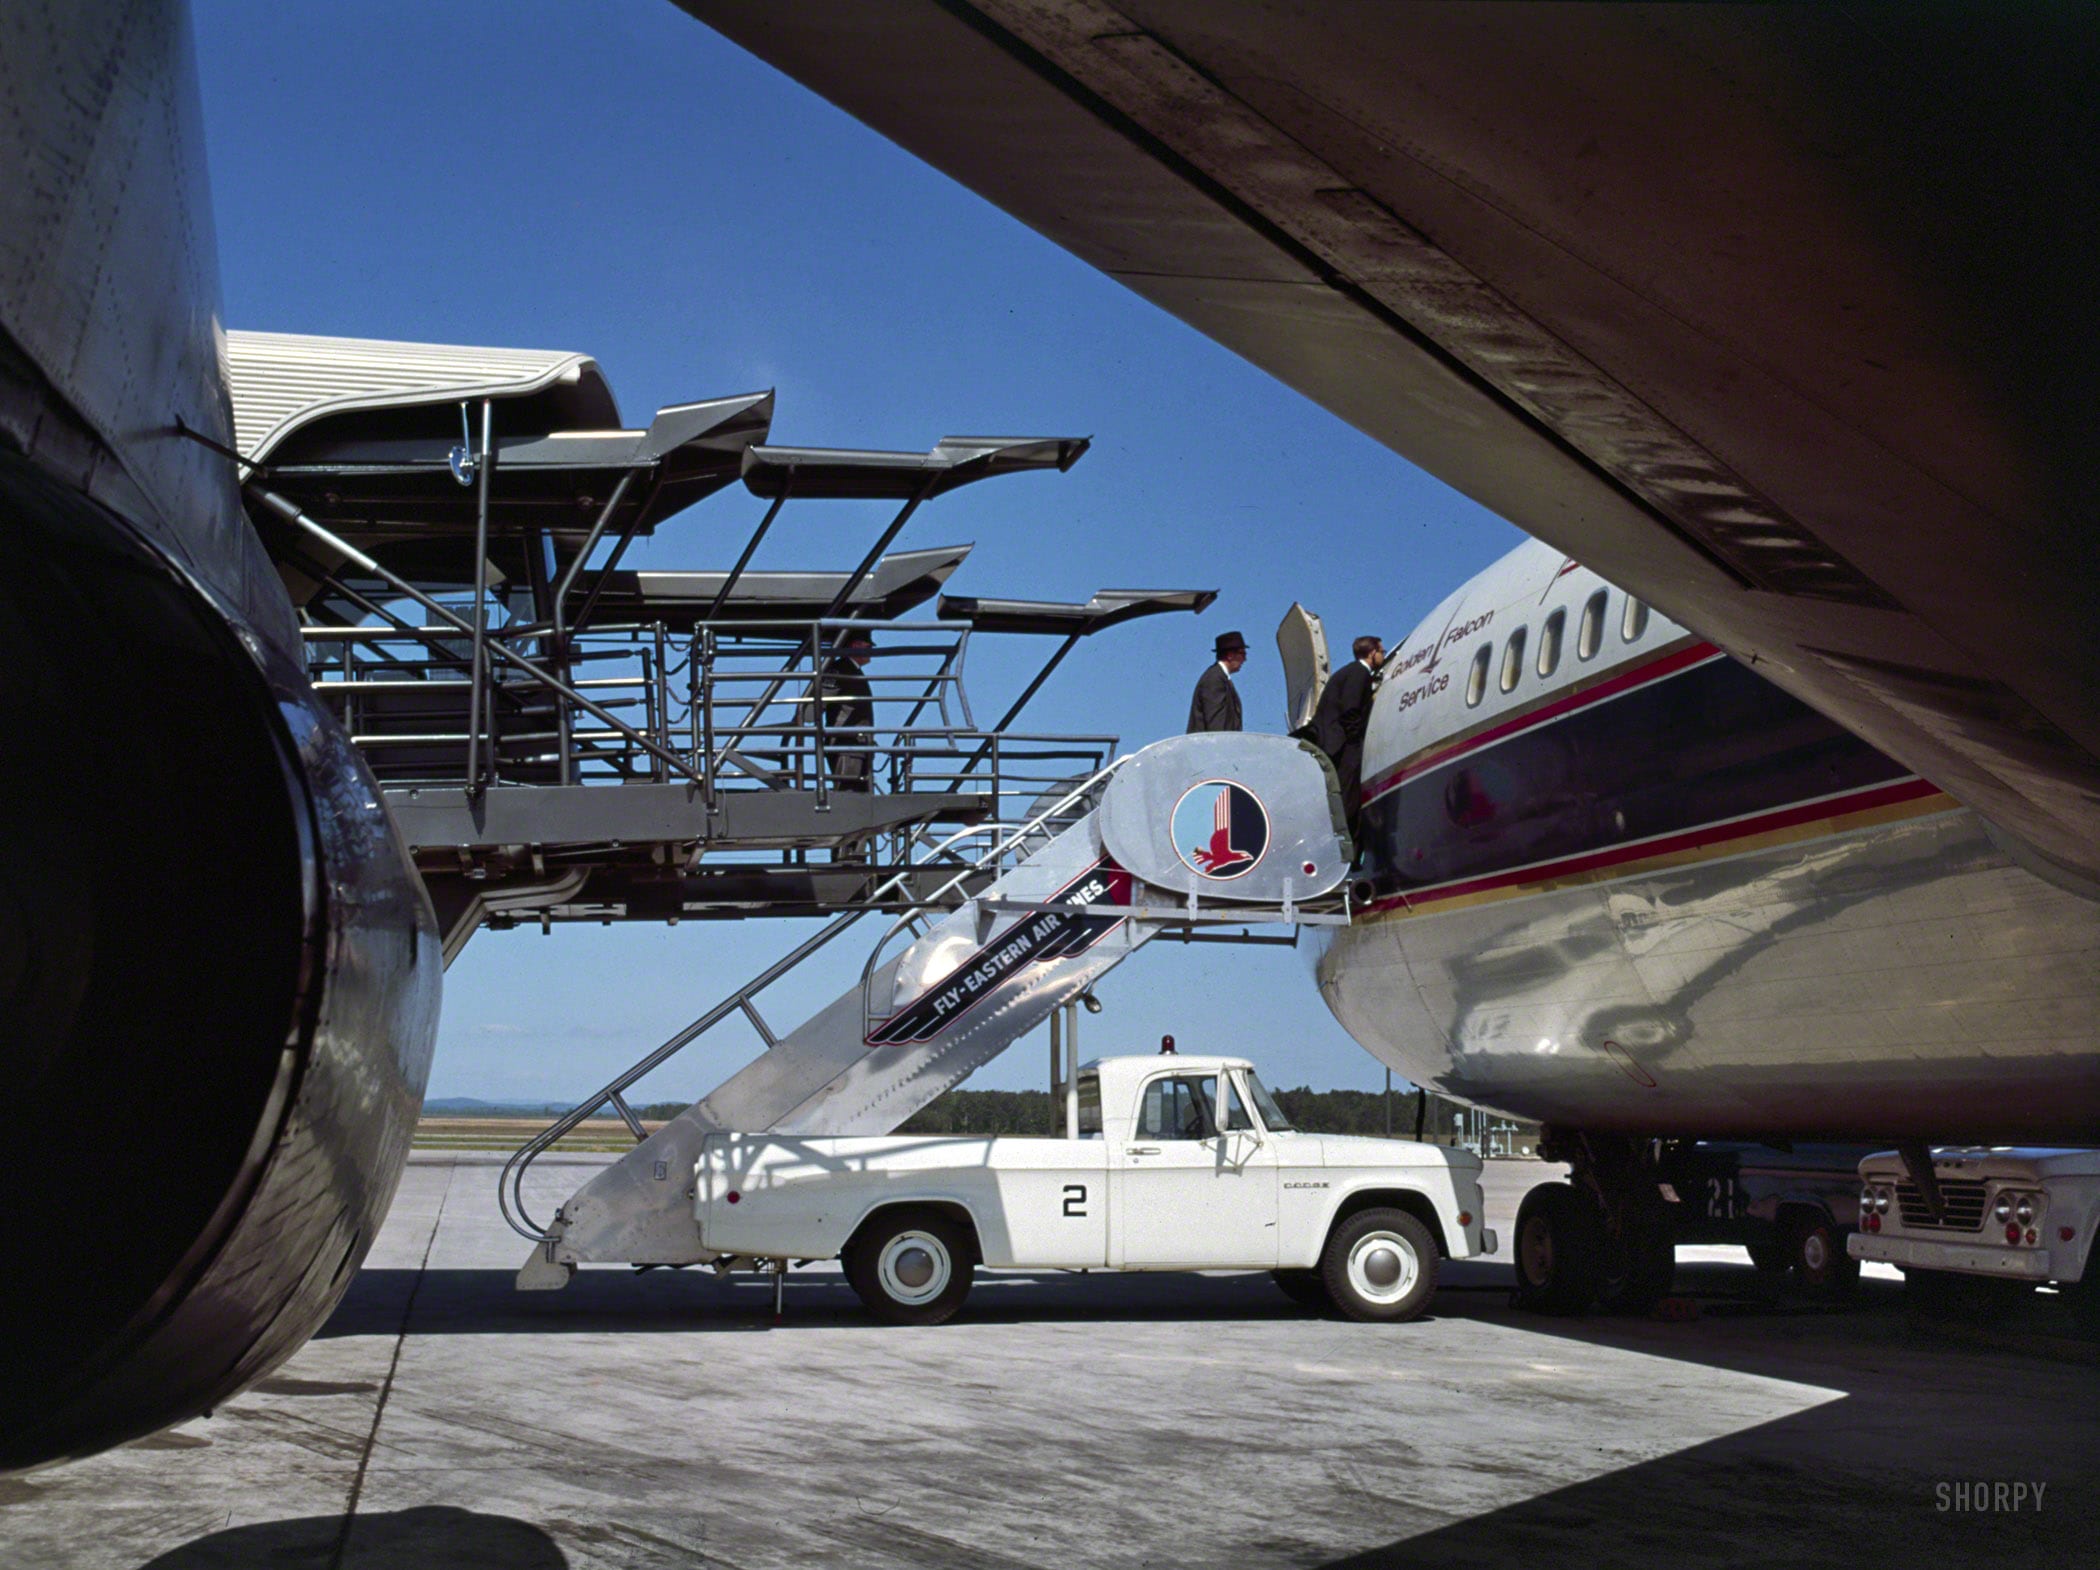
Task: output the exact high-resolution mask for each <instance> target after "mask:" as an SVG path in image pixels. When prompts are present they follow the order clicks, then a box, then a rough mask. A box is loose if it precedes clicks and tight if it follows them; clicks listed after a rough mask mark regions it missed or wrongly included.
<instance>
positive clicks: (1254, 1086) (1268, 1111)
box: [1247, 1068, 1296, 1134]
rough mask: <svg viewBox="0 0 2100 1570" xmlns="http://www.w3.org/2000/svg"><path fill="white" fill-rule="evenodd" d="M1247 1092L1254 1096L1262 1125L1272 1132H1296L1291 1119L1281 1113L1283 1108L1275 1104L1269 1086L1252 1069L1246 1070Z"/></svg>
mask: <svg viewBox="0 0 2100 1570" xmlns="http://www.w3.org/2000/svg"><path fill="white" fill-rule="evenodd" d="M1247 1093H1248V1094H1249V1095H1251V1096H1252V1097H1253V1098H1254V1106H1255V1110H1256V1111H1258V1112H1260V1113H1261V1120H1262V1123H1263V1125H1264V1126H1265V1127H1266V1128H1267V1129H1268V1130H1269V1132H1270V1133H1272V1134H1289V1133H1294V1132H1296V1131H1295V1130H1294V1129H1293V1128H1292V1127H1291V1120H1290V1119H1289V1118H1287V1117H1285V1116H1284V1115H1283V1108H1281V1107H1279V1106H1278V1105H1276V1098H1275V1097H1274V1096H1272V1095H1270V1094H1269V1087H1268V1086H1267V1085H1264V1084H1263V1083H1262V1082H1261V1076H1260V1075H1259V1074H1257V1073H1255V1072H1254V1070H1253V1069H1251V1068H1250V1069H1248V1070H1247Z"/></svg>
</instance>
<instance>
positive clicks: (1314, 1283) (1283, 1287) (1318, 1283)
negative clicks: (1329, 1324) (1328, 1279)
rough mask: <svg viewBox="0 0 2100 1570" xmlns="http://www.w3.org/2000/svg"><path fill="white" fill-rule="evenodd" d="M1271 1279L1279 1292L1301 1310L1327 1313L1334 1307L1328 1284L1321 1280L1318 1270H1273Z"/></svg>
mask: <svg viewBox="0 0 2100 1570" xmlns="http://www.w3.org/2000/svg"><path fill="white" fill-rule="evenodd" d="M1269 1277H1270V1279H1271V1280H1273V1281H1274V1282H1275V1283H1276V1286H1277V1290H1279V1291H1280V1292H1282V1293H1283V1295H1284V1296H1285V1297H1287V1298H1289V1299H1290V1300H1291V1301H1292V1302H1293V1303H1296V1304H1297V1305H1298V1306H1299V1307H1300V1308H1309V1309H1312V1310H1313V1311H1314V1312H1315V1313H1325V1312H1326V1311H1327V1310H1328V1309H1330V1308H1332V1307H1334V1299H1332V1298H1330V1297H1329V1296H1328V1295H1327V1284H1326V1283H1325V1282H1324V1281H1322V1280H1321V1279H1320V1272H1319V1271H1317V1270H1272V1271H1270V1272H1269Z"/></svg>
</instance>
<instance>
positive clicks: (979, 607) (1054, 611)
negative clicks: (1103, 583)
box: [940, 589, 1218, 638]
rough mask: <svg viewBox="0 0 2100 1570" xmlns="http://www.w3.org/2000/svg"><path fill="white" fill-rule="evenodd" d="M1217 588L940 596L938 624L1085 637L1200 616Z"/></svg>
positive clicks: (1213, 598) (1215, 597) (1208, 606)
mask: <svg viewBox="0 0 2100 1570" xmlns="http://www.w3.org/2000/svg"><path fill="white" fill-rule="evenodd" d="M1217 597H1218V591H1217V590H1216V589H1103V590H1101V591H1100V592H1099V593H1097V594H1096V595H1095V596H1094V597H1093V598H1092V599H1090V600H1088V601H1086V602H1085V603H1084V604H1080V605H1072V604H1059V603H1056V602H1053V601H1049V600H994V599H986V598H984V597H982V596H980V595H974V594H944V595H942V596H941V603H940V616H941V620H942V621H965V622H968V623H969V624H970V625H971V626H972V627H973V628H975V629H976V630H977V631H979V632H1020V633H1042V634H1046V635H1053V636H1070V637H1079V638H1084V637H1088V636H1090V635H1091V634H1093V633H1097V632H1101V631H1103V630H1104V629H1106V628H1109V627H1116V626H1120V625H1121V624H1122V623H1124V622H1126V621H1136V620H1137V619H1138V618H1139V617H1140V616H1160V615H1164V614H1165V613H1167V612H1168V611H1193V612H1195V613H1196V614H1198V615H1201V614H1202V613H1203V612H1204V611H1206V610H1208V609H1210V607H1211V604H1212V602H1214V601H1215V600H1216V599H1217Z"/></svg>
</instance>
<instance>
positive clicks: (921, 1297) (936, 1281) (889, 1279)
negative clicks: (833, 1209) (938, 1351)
mask: <svg viewBox="0 0 2100 1570" xmlns="http://www.w3.org/2000/svg"><path fill="white" fill-rule="evenodd" d="M973 1258H974V1250H973V1249H972V1248H971V1246H970V1235H969V1232H968V1230H967V1229H966V1228H965V1227H963V1226H962V1224H961V1223H959V1222H957V1221H956V1220H955V1219H954V1218H953V1217H950V1216H945V1215H942V1214H941V1213H940V1212H939V1211H934V1210H899V1211H894V1212H892V1213H890V1214H888V1215H883V1216H878V1217H876V1218H875V1219H874V1220H872V1221H870V1222H869V1223H868V1224H867V1225H866V1226H865V1227H863V1228H862V1229H861V1231H860V1232H859V1233H858V1234H857V1235H856V1236H855V1237H854V1239H853V1241H852V1242H851V1243H849V1244H848V1245H847V1246H846V1251H845V1255H844V1257H843V1261H842V1262H843V1263H844V1265H845V1267H846V1280H847V1281H848V1282H849V1283H851V1284H852V1287H853V1290H854V1292H855V1294H856V1295H858V1296H859V1298H860V1300H861V1302H862V1303H863V1304H864V1305H866V1307H867V1310H868V1312H869V1313H871V1314H873V1315H874V1316H875V1317H876V1318H877V1319H879V1320H882V1321H883V1322H884V1323H885V1324H891V1325H939V1324H944V1323H946V1322H947V1321H948V1320H950V1319H953V1318H954V1317H955V1313H956V1310H957V1309H959V1308H961V1307H962V1305H963V1299H964V1298H966V1297H968V1296H969V1295H970V1277H971V1273H972V1271H973V1270H974V1268H975V1266H974V1264H973Z"/></svg>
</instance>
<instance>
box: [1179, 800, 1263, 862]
mask: <svg viewBox="0 0 2100 1570" xmlns="http://www.w3.org/2000/svg"><path fill="white" fill-rule="evenodd" d="M1168 832H1169V833H1170V834H1172V835H1173V836H1174V854H1175V855H1177V856H1179V857H1180V858H1181V860H1182V863H1183V865H1185V866H1187V867H1188V868H1189V870H1190V871H1192V872H1200V873H1202V874H1203V875H1204V876H1205V877H1206V878H1216V879H1218V880H1219V881H1220V882H1225V881H1227V880H1229V879H1232V878H1238V877H1244V876H1246V874H1248V873H1250V872H1252V871H1253V870H1254V869H1255V867H1256V866H1258V865H1259V864H1260V862H1261V858H1262V855H1263V853H1264V852H1265V851H1267V850H1268V848H1269V810H1268V808H1266V807H1264V806H1263V805H1262V804H1261V798H1260V797H1258V796H1256V795H1255V794H1254V792H1253V791H1251V790H1249V789H1247V787H1246V786H1244V785H1235V784H1234V783H1233V782H1232V781H1231V780H1205V781H1204V782H1203V783H1202V784H1201V785H1192V786H1190V787H1189V788H1188V789H1187V790H1186V791H1184V792H1182V796H1181V800H1179V801H1177V802H1176V803H1174V816H1173V820H1172V823H1171V825H1170V827H1169V829H1168Z"/></svg>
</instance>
